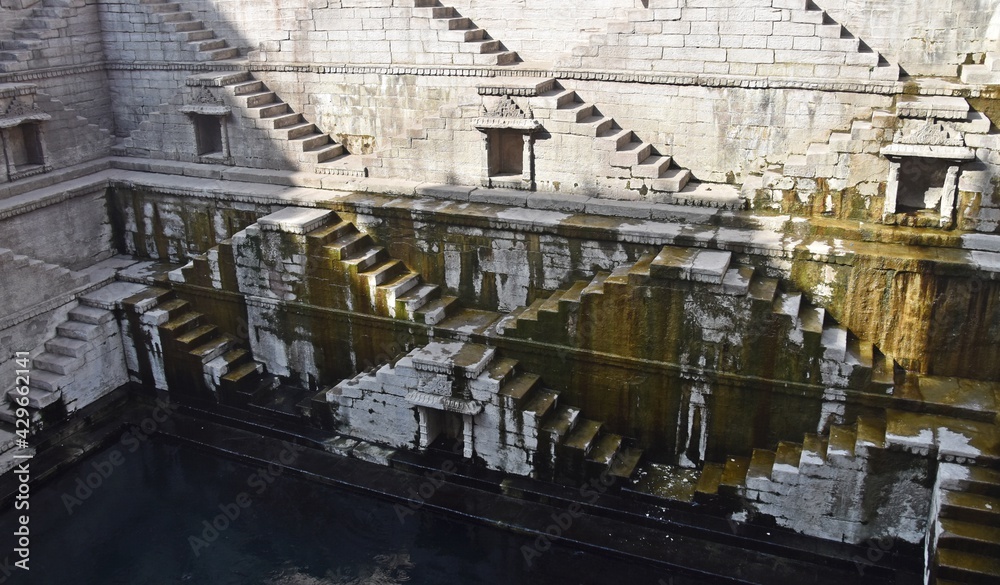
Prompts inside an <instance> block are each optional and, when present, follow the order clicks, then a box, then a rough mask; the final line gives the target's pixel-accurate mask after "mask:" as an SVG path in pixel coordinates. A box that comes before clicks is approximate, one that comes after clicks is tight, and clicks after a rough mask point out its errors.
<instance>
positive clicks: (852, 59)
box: [557, 0, 900, 81]
mask: <svg viewBox="0 0 1000 585" xmlns="http://www.w3.org/2000/svg"><path fill="white" fill-rule="evenodd" d="M740 5H741V7H742V8H744V9H745V10H746V12H745V13H741V17H742V16H745V15H746V14H750V11H754V10H756V11H757V12H758V13H759V14H766V15H767V16H766V18H765V19H762V20H758V21H756V22H753V16H750V18H751V21H750V22H746V23H745V25H746V26H742V25H743V24H744V23H733V22H729V21H728V19H727V17H726V12H725V10H724V9H721V10H718V11H715V10H709V14H708V15H707V17H706V15H705V14H704V13H692V15H691V16H688V15H685V14H683V13H681V12H680V11H679V10H677V4H676V3H669V4H668V6H666V7H664V8H665V9H663V8H657V7H655V2H654V4H653V5H648V3H645V4H644V6H646V8H647V9H645V10H642V9H636V10H630V11H629V12H627V13H626V14H627V18H624V19H619V20H617V21H612V22H610V23H609V25H608V28H607V31H606V32H605V33H604V34H592V35H590V38H589V39H588V42H586V43H585V44H581V45H578V46H576V47H571V48H570V49H571V50H570V51H568V52H567V53H566V55H565V56H564V57H563V59H561V60H560V61H559V62H558V63H557V66H560V67H574V68H583V69H607V68H608V64H609V63H611V64H612V66H614V65H615V64H619V63H622V62H625V63H628V64H629V65H628V67H629V68H630V69H631V70H635V69H636V68H639V67H641V66H642V65H640V64H639V63H642V62H643V61H645V63H644V64H645V65H646V67H647V68H651V69H652V70H653V71H657V72H670V73H682V74H687V75H696V74H717V75H740V76H754V77H772V76H773V77H788V76H789V75H795V76H797V77H806V76H815V77H825V78H830V79H859V80H871V81H896V80H898V79H899V75H900V69H899V65H896V64H892V63H889V62H887V61H886V60H885V59H884V58H883V57H882V56H881V55H880V54H879V53H877V52H875V51H873V50H872V49H871V48H869V47H868V46H867V45H865V44H864V43H863V42H861V40H860V39H858V38H856V37H854V36H853V35H852V34H851V33H850V32H849V31H847V29H845V28H844V27H843V26H842V25H840V24H839V23H837V22H835V21H834V20H833V19H832V18H831V17H830V16H829V15H828V14H827V13H826V12H825V11H824V10H822V9H820V8H818V7H816V6H815V4H814V3H813V2H812V1H811V0H796V1H794V2H788V1H784V0H781V1H772V0H750V1H747V2H743V3H741V4H740ZM730 18H731V16H730ZM706 21H707V22H706ZM695 22H697V23H698V24H700V25H702V26H703V28H702V30H713V31H714V34H718V31H719V30H720V27H723V28H724V27H725V26H726V25H730V28H729V30H728V31H727V32H725V33H723V34H725V35H727V37H729V38H730V39H731V44H729V45H728V48H721V49H720V48H719V44H718V40H717V39H716V40H715V42H714V43H711V42H709V43H708V44H702V43H703V42H704V41H703V40H702V39H700V38H699V35H690V36H689V38H686V39H683V40H681V39H678V38H677V37H682V36H685V37H688V35H689V33H688V32H687V31H690V30H691V29H690V28H687V29H685V28H680V27H677V26H675V25H677V24H683V25H689V24H692V23H695ZM706 24H707V25H709V26H711V25H715V26H714V27H712V28H711V29H710V28H705V27H704V25H706ZM734 24H735V25H736V26H735V27H734V26H732V25H734ZM661 25H663V26H661ZM667 25H671V26H670V29H669V30H667ZM779 27H780V28H779ZM679 31H683V32H679ZM660 34H663V35H673V36H674V37H675V42H677V41H681V42H683V46H684V50H683V51H675V50H674V49H673V47H680V46H682V45H681V44H673V45H671V44H669V43H664V42H662V41H661V42H658V43H655V44H654V43H653V42H649V43H648V44H647V43H645V42H642V41H643V40H644V39H642V37H644V36H648V37H654V36H658V35H660ZM739 37H743V38H742V39H740V38H739ZM732 39H735V43H732ZM663 45H666V46H663ZM713 45H714V46H713ZM660 46H663V51H662V52H661V53H654V55H662V58H659V57H658V56H649V52H648V51H636V52H635V53H634V54H630V48H631V47H640V48H642V49H647V48H649V49H652V48H657V47H660ZM793 46H794V50H792V47H793ZM724 47H725V45H724ZM750 47H753V48H755V49H750V50H748V49H747V48H750ZM772 48H774V49H773V50H771V49H772ZM756 49H761V50H756ZM700 50H703V51H704V52H701V51H700ZM633 55H634V56H633ZM793 72H794V73H793Z"/></svg>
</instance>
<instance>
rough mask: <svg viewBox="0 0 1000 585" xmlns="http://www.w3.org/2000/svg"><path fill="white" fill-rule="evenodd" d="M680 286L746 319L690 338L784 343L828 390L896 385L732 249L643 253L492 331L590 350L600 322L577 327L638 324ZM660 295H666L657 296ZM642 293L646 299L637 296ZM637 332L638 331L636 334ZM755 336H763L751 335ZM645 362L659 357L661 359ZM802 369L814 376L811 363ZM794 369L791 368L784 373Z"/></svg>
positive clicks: (736, 359)
mask: <svg viewBox="0 0 1000 585" xmlns="http://www.w3.org/2000/svg"><path fill="white" fill-rule="evenodd" d="M681 283H683V284H681ZM678 286H680V287H681V289H680V290H684V289H685V288H686V289H699V290H701V291H703V293H704V294H705V295H706V297H699V298H700V299H709V298H710V297H711V300H710V302H713V303H720V307H719V308H718V309H716V310H719V311H727V312H728V311H732V312H738V313H742V314H743V315H744V316H745V319H744V320H742V321H730V320H720V319H719V318H717V317H712V316H708V315H706V316H705V317H704V320H703V321H702V322H701V323H700V324H698V325H696V326H695V327H693V328H692V329H691V332H690V335H691V336H692V337H693V338H694V339H702V340H705V341H708V342H709V343H713V341H714V342H719V341H723V339H720V337H721V338H724V336H725V335H730V334H735V335H743V336H744V337H741V338H739V339H734V340H733V343H739V344H741V345H743V346H744V347H746V345H747V344H748V343H749V344H753V343H755V342H760V341H762V340H765V339H768V340H769V341H768V342H769V343H778V344H786V345H787V350H788V356H789V360H788V362H789V363H800V362H801V361H802V360H806V362H805V363H806V364H807V365H808V364H809V363H813V364H816V363H818V364H819V370H820V372H819V378H820V379H822V380H823V383H825V384H827V385H833V386H844V387H846V386H847V385H848V384H850V385H851V387H852V388H868V389H869V391H872V392H876V393H877V392H882V393H884V391H885V390H884V389H885V387H887V386H891V385H892V384H893V375H894V371H895V362H894V361H893V360H892V358H890V357H887V356H885V355H883V354H882V353H881V352H880V351H878V349H877V348H875V347H874V346H873V345H872V344H871V343H870V342H866V341H864V340H862V339H860V338H858V337H857V336H855V335H853V334H852V333H850V332H849V331H848V330H847V329H846V328H845V327H843V326H842V325H840V324H839V323H837V322H836V320H834V319H833V318H832V317H831V316H830V315H828V314H827V313H826V311H825V310H824V309H823V308H821V307H816V306H814V305H812V304H811V303H810V302H809V301H808V300H807V299H806V298H805V297H804V296H803V294H802V293H798V292H792V291H785V290H782V289H781V285H780V282H779V280H778V279H776V278H770V277H766V276H764V275H763V274H761V273H760V271H758V270H756V269H754V268H753V267H752V266H743V265H734V264H733V263H732V254H731V253H730V252H725V251H718V250H705V249H699V248H683V247H676V246H666V247H664V248H663V249H662V250H661V251H660V252H659V253H658V254H652V253H648V254H645V255H643V256H642V257H641V258H640V259H639V260H638V261H636V262H635V263H633V264H624V265H621V266H619V267H617V268H616V269H614V270H613V271H611V272H601V273H598V274H597V275H596V276H595V277H594V278H593V279H592V280H591V281H585V280H581V281H577V282H575V283H574V284H573V285H572V286H570V287H569V288H566V289H559V290H557V291H555V292H553V293H552V294H551V295H549V296H548V297H547V298H539V299H536V300H535V301H534V302H533V303H532V304H531V305H530V306H528V307H525V308H522V309H519V310H515V311H513V312H512V313H511V314H510V315H509V316H508V317H506V318H504V319H503V320H502V321H501V322H500V323H499V324H498V326H497V330H498V332H500V333H502V334H503V335H507V336H511V337H517V338H522V339H534V340H537V341H545V342H549V343H558V344H565V345H572V346H578V347H591V343H592V342H595V341H596V342H597V343H603V342H602V341H601V340H600V339H599V338H600V334H599V333H598V330H599V325H598V326H597V327H595V328H593V329H588V328H586V327H583V326H581V323H588V322H589V323H595V324H599V323H602V322H603V321H602V320H604V319H607V320H609V322H610V321H611V320H614V319H613V318H612V315H618V316H619V318H618V319H619V324H622V323H621V316H623V315H629V316H631V318H633V319H634V320H636V321H639V320H641V319H639V318H638V317H636V316H635V315H633V313H634V309H632V308H629V307H630V305H632V304H633V303H636V302H638V303H642V304H644V305H647V304H650V305H655V304H658V303H662V304H667V303H670V302H675V301H674V300H673V299H674V298H675V297H674V296H673V295H674V294H675V293H672V292H671V291H672V290H674V287H678ZM655 287H662V288H655ZM657 292H659V293H660V294H662V297H663V298H660V299H658V298H657V296H656V294H657ZM639 294H642V295H646V296H643V297H641V299H640V298H636V295H639ZM682 294H686V293H682ZM696 294H699V293H694V294H693V295H691V296H689V297H685V298H684V300H683V301H676V302H684V303H686V304H687V303H691V302H697V301H694V300H691V299H693V298H694V295H696ZM651 299H652V300H651ZM649 318H650V319H655V318H658V316H650V317H649ZM634 325H636V326H639V325H638V324H634ZM741 328H742V329H743V331H742V332H740V331H739V329H741ZM642 331H643V330H642V328H641V327H640V329H639V330H638V332H640V333H641V332H642ZM755 332H756V335H759V336H761V338H760V339H756V338H755V337H754V335H755ZM643 334H644V335H645V334H648V332H647V333H643ZM682 337H683V336H682ZM625 338H626V339H627V342H628V343H630V344H631V343H634V344H636V345H637V346H639V347H642V345H643V343H642V341H641V340H639V339H634V338H633V337H631V336H629V335H626V336H625ZM748 339H749V340H751V341H749V342H748V341H747V340H748ZM715 346H716V345H714V344H713V345H711V346H709V345H706V347H715ZM663 351H664V352H666V353H667V354H668V355H669V353H670V352H671V348H663ZM776 351H777V350H776ZM692 353H697V351H694V352H692ZM712 353H716V352H714V351H713V352H712ZM650 357H655V358H658V359H663V357H664V356H662V355H660V356H650ZM726 359H727V360H728V361H727V362H722V363H720V364H718V367H720V368H724V369H729V368H732V369H733V370H734V371H740V372H743V373H748V368H750V367H754V366H753V364H752V363H750V362H749V361H747V360H746V358H745V357H741V356H735V355H733V356H730V357H728V358H726ZM809 360H813V362H809ZM704 367H709V368H711V367H712V366H711V365H706V366H704ZM806 369H808V370H809V371H810V372H812V371H813V366H808V367H807V368H806ZM794 371H795V367H794V366H793V367H792V368H789V372H794ZM762 374H764V372H762ZM796 377H797V376H796ZM816 379H817V378H816V377H814V376H813V375H812V373H809V374H806V375H805V380H812V381H816Z"/></svg>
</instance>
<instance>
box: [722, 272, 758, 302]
mask: <svg viewBox="0 0 1000 585" xmlns="http://www.w3.org/2000/svg"><path fill="white" fill-rule="evenodd" d="M753 275H754V267H753V266H737V267H735V268H730V269H729V270H727V271H726V275H725V276H724V277H723V278H722V293H723V294H727V295H734V296H745V295H746V294H747V293H748V292H749V290H750V282H751V280H752V279H753Z"/></svg>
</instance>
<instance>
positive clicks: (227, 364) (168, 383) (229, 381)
mask: <svg viewBox="0 0 1000 585" xmlns="http://www.w3.org/2000/svg"><path fill="white" fill-rule="evenodd" d="M122 305H123V307H124V308H125V310H126V312H127V313H130V314H133V315H135V316H136V317H137V318H138V321H139V323H141V324H142V325H141V327H144V328H145V329H146V331H147V334H146V335H145V336H143V337H140V336H138V335H135V337H136V338H137V339H142V338H144V337H148V338H149V339H155V340H157V341H158V343H154V344H153V347H147V348H146V349H147V350H148V351H149V361H150V363H155V362H158V363H159V366H157V367H155V368H153V372H151V373H152V374H153V375H154V377H155V376H157V375H162V379H160V380H156V379H154V380H150V382H152V384H153V385H155V386H157V387H159V388H161V389H165V390H166V389H169V390H170V391H171V392H172V393H176V394H177V395H181V396H193V397H196V398H200V399H202V400H204V399H206V398H207V397H209V396H214V397H217V398H218V400H220V401H221V402H223V403H225V404H230V405H236V406H245V405H247V404H249V403H250V402H251V401H253V400H254V399H255V398H257V397H258V396H259V395H260V394H261V393H263V392H266V391H268V390H270V389H271V388H272V387H273V380H272V379H270V378H268V377H266V375H265V372H264V366H263V365H262V364H260V363H258V362H255V361H253V359H252V356H251V354H250V351H249V350H248V349H247V348H246V347H243V346H242V344H241V343H240V342H239V341H238V340H237V339H236V338H234V337H233V336H231V335H228V334H226V333H222V332H221V331H220V330H219V328H218V327H217V326H215V325H213V324H211V323H209V322H208V321H207V319H206V318H205V315H203V314H202V313H199V312H197V311H195V310H194V309H193V307H192V306H191V304H190V303H188V302H187V301H184V300H182V299H178V298H176V295H175V293H174V291H172V290H170V289H166V288H160V287H148V288H146V289H145V290H143V291H141V292H139V293H137V294H135V295H133V296H131V297H129V298H127V299H125V300H124V301H123V302H122Z"/></svg>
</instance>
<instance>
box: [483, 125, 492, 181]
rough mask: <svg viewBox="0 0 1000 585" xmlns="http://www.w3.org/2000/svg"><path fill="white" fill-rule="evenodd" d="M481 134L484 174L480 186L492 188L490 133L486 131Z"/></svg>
mask: <svg viewBox="0 0 1000 585" xmlns="http://www.w3.org/2000/svg"><path fill="white" fill-rule="evenodd" d="M481 132H482V135H483V142H482V146H483V151H482V159H483V165H482V166H483V174H482V179H481V180H480V184H481V185H482V186H483V187H487V188H488V187H491V186H492V185H491V184H490V133H489V132H486V131H481Z"/></svg>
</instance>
